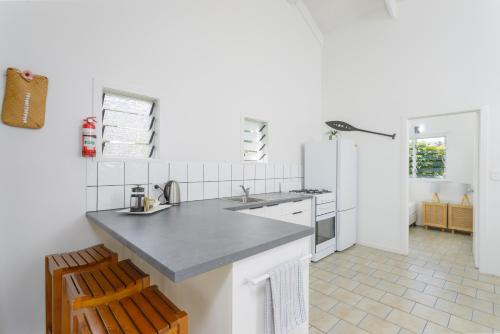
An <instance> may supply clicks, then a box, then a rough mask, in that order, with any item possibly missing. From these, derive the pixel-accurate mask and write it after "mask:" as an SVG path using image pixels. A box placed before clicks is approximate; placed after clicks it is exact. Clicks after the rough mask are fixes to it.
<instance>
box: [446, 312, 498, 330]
mask: <svg viewBox="0 0 500 334" xmlns="http://www.w3.org/2000/svg"><path fill="white" fill-rule="evenodd" d="M448 328H450V329H453V330H455V331H457V332H461V333H491V328H489V327H486V326H483V325H480V324H478V323H475V322H472V321H469V320H465V319H462V318H458V317H455V316H454V315H452V316H451V318H450V324H449V325H448Z"/></svg>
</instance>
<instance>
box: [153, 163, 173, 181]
mask: <svg viewBox="0 0 500 334" xmlns="http://www.w3.org/2000/svg"><path fill="white" fill-rule="evenodd" d="M169 168H170V167H169V164H168V163H167V162H162V161H150V162H149V181H148V182H149V183H153V184H160V183H167V181H168V180H169Z"/></svg>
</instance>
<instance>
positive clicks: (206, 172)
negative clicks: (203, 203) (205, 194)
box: [203, 163, 219, 181]
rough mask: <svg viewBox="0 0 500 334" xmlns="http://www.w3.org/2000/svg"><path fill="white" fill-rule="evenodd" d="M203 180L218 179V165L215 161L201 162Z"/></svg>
mask: <svg viewBox="0 0 500 334" xmlns="http://www.w3.org/2000/svg"><path fill="white" fill-rule="evenodd" d="M203 181H219V165H218V164H216V163H205V164H203Z"/></svg>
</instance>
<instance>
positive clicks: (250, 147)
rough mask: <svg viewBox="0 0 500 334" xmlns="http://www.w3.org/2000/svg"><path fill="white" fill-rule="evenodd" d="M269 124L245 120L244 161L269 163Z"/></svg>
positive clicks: (243, 136)
mask: <svg viewBox="0 0 500 334" xmlns="http://www.w3.org/2000/svg"><path fill="white" fill-rule="evenodd" d="M268 130H269V128H268V123H267V122H263V121H258V120H255V119H250V118H245V119H244V121H243V134H242V140H243V145H242V147H243V161H245V162H259V163H264V162H267V159H268V156H267V142H268Z"/></svg>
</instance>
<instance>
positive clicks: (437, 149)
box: [409, 137, 446, 178]
mask: <svg viewBox="0 0 500 334" xmlns="http://www.w3.org/2000/svg"><path fill="white" fill-rule="evenodd" d="M409 157H410V161H409V175H410V177H417V178H444V177H445V173H446V138H445V137H435V138H419V139H412V140H410V143H409Z"/></svg>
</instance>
